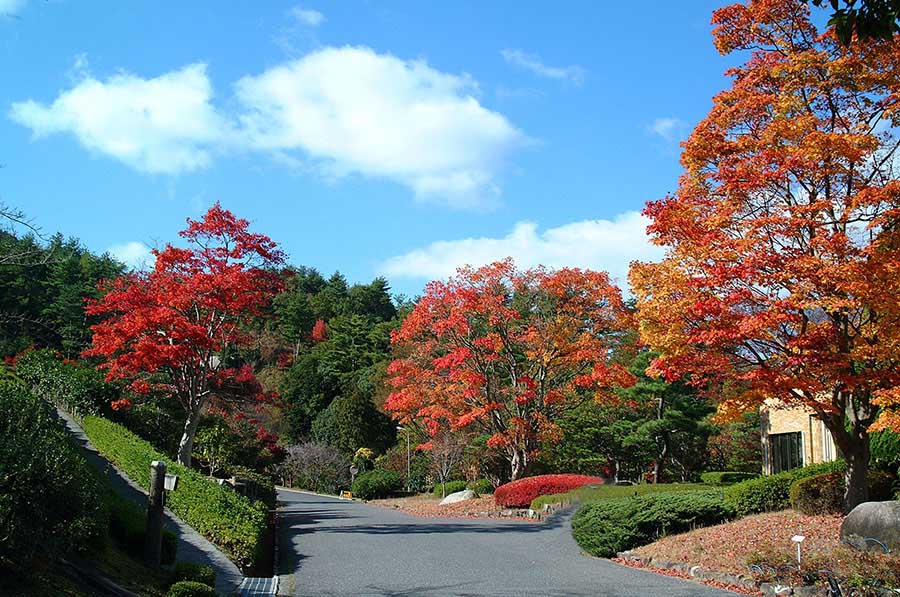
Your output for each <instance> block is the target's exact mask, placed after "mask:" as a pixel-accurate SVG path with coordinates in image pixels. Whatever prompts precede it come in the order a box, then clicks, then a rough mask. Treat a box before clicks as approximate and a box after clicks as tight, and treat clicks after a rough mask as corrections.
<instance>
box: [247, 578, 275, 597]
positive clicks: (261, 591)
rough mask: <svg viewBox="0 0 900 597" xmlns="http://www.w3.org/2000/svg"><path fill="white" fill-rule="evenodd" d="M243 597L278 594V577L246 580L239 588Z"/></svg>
mask: <svg viewBox="0 0 900 597" xmlns="http://www.w3.org/2000/svg"><path fill="white" fill-rule="evenodd" d="M238 594H239V595H240V596H241V597H257V596H259V597H262V596H263V595H277V594H278V577H277V576H273V577H272V578H245V579H244V580H243V581H242V582H241V586H240V587H238Z"/></svg>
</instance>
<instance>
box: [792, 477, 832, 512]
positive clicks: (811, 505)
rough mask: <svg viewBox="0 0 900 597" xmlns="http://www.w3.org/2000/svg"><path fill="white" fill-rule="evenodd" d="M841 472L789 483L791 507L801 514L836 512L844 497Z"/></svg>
mask: <svg viewBox="0 0 900 597" xmlns="http://www.w3.org/2000/svg"><path fill="white" fill-rule="evenodd" d="M843 478H844V475H843V473H826V474H824V475H816V476H815V477H807V478H806V479H797V480H796V481H794V483H793V484H792V485H791V488H790V492H789V493H790V499H791V508H793V509H794V510H796V511H798V512H802V513H803V514H809V515H815V514H837V513H839V512H841V510H842V506H841V502H842V501H843V498H844V483H843V482H842V481H843Z"/></svg>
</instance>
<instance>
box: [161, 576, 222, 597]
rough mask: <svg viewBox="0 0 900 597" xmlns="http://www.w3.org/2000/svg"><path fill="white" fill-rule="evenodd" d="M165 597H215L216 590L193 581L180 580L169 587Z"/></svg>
mask: <svg viewBox="0 0 900 597" xmlns="http://www.w3.org/2000/svg"><path fill="white" fill-rule="evenodd" d="M166 597H216V590H215V589H214V588H212V587H210V586H209V585H205V584H203V583H200V582H196V581H193V580H182V581H180V582H177V583H175V584H174V585H172V586H171V587H169V591H168V592H167V593H166Z"/></svg>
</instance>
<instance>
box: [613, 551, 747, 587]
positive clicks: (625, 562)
mask: <svg viewBox="0 0 900 597" xmlns="http://www.w3.org/2000/svg"><path fill="white" fill-rule="evenodd" d="M612 560H613V562H616V563H618V564H622V565H623V566H629V567H631V568H640V569H642V570H647V571H649V572H655V573H656V574H661V575H663V576H672V577H674V578H684V579H688V580H692V581H694V582H699V583H702V584H704V585H707V586H709V587H715V588H716V589H722V590H723V591H731V592H732V593H740V594H742V595H761V594H762V593H760V592H759V591H753V590H751V589H747V588H745V587H741V586H738V585H729V584H725V583H721V582H718V581H715V580H699V579H696V578H693V577H692V576H691V575H689V574H684V573H682V572H677V571H675V570H668V569H660V568H652V567H650V566H646V565H644V564H641V563H640V562H634V561H629V560H623V559H622V558H613V559H612Z"/></svg>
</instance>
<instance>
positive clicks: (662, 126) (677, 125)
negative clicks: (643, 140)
mask: <svg viewBox="0 0 900 597" xmlns="http://www.w3.org/2000/svg"><path fill="white" fill-rule="evenodd" d="M686 128H687V124H685V122H684V121H683V120H681V119H680V118H657V119H656V120H654V121H653V124H651V125H650V126H648V127H647V129H648V130H649V131H650V132H651V133H654V134H656V135H659V136H660V137H662V138H663V139H665V140H666V141H676V140H678V139H680V138H681V136H682V135H683V134H684V132H685V129H686Z"/></svg>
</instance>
